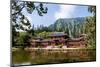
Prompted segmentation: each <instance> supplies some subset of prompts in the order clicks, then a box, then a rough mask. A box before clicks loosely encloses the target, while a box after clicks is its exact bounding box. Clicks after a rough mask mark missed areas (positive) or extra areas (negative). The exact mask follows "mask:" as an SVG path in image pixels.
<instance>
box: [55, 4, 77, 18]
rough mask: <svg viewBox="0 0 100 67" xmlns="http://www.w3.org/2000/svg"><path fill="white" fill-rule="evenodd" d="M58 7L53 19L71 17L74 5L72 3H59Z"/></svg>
mask: <svg viewBox="0 0 100 67" xmlns="http://www.w3.org/2000/svg"><path fill="white" fill-rule="evenodd" d="M59 7H60V9H59V11H57V12H56V13H55V19H59V18H71V17H73V13H74V11H75V8H76V6H73V5H60V6H59Z"/></svg>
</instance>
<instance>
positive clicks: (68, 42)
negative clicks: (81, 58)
mask: <svg viewBox="0 0 100 67" xmlns="http://www.w3.org/2000/svg"><path fill="white" fill-rule="evenodd" d="M84 36H85V35H81V36H79V37H78V38H70V37H69V36H68V35H67V34H65V33H64V32H54V33H52V34H51V35H48V38H49V39H43V38H40V37H38V38H32V39H31V45H32V47H43V48H46V47H48V46H51V47H52V48H55V47H58V48H62V47H63V46H66V48H78V47H80V48H84V47H86V46H87V45H86V41H85V38H84Z"/></svg>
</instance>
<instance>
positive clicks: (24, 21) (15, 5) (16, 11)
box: [11, 0, 48, 31]
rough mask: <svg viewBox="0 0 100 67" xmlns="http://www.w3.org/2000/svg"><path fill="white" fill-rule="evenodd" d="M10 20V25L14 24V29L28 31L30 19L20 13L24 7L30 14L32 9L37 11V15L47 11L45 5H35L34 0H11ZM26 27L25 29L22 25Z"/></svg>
mask: <svg viewBox="0 0 100 67" xmlns="http://www.w3.org/2000/svg"><path fill="white" fill-rule="evenodd" d="M11 8H12V9H11V20H12V25H14V28H15V30H16V29H17V30H24V31H28V30H29V29H30V28H31V24H30V21H29V20H28V18H27V17H25V15H24V14H23V13H22V11H23V10H25V9H24V8H26V11H27V12H28V13H29V14H32V13H33V11H34V10H36V11H37V13H38V15H39V16H43V15H44V14H46V13H47V10H48V9H47V7H44V6H43V4H42V3H40V4H38V5H35V4H34V2H31V1H19V0H11ZM23 25H24V26H26V27H27V29H25V27H24V26H23Z"/></svg>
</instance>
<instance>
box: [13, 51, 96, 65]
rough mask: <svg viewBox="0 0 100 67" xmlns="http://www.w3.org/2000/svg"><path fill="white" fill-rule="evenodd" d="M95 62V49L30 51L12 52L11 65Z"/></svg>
mask: <svg viewBox="0 0 100 67" xmlns="http://www.w3.org/2000/svg"><path fill="white" fill-rule="evenodd" d="M95 60H96V49H55V50H52V49H49V50H46V49H31V50H22V49H19V50H16V51H12V64H13V65H15V64H16V65H30V64H33V65H34V64H51V63H73V62H87V61H95Z"/></svg>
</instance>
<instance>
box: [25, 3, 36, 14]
mask: <svg viewBox="0 0 100 67" xmlns="http://www.w3.org/2000/svg"><path fill="white" fill-rule="evenodd" d="M26 9H27V12H28V13H30V14H32V12H33V10H34V9H35V5H34V2H26Z"/></svg>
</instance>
